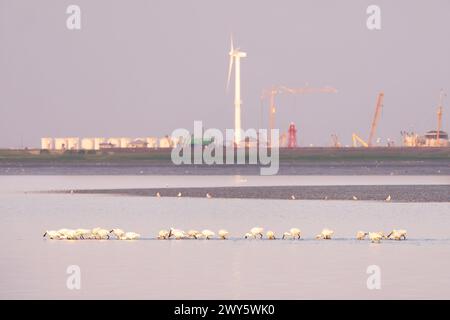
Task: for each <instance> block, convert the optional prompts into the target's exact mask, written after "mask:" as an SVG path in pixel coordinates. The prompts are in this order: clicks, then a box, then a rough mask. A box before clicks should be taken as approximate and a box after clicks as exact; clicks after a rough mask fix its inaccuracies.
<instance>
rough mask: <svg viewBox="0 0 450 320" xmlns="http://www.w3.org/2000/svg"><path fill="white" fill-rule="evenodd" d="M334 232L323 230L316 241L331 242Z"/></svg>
mask: <svg viewBox="0 0 450 320" xmlns="http://www.w3.org/2000/svg"><path fill="white" fill-rule="evenodd" d="M333 234H334V231H333V230H330V229H326V228H325V229H323V230H322V232H321V233H320V234H318V235H317V236H316V239H326V240H330V239H331V237H332V236H333Z"/></svg>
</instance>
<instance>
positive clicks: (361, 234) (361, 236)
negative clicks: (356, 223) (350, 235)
mask: <svg viewBox="0 0 450 320" xmlns="http://www.w3.org/2000/svg"><path fill="white" fill-rule="evenodd" d="M367 235H368V233H367V232H364V231H358V232H357V233H356V240H364V239H365V238H366V236H367Z"/></svg>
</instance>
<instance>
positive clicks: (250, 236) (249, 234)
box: [244, 232, 254, 239]
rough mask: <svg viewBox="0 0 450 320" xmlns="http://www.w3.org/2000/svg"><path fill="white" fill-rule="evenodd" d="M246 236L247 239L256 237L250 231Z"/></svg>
mask: <svg viewBox="0 0 450 320" xmlns="http://www.w3.org/2000/svg"><path fill="white" fill-rule="evenodd" d="M244 238H245V239H248V238H254V236H253V235H252V234H251V233H250V232H247V233H246V234H244Z"/></svg>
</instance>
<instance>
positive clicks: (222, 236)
mask: <svg viewBox="0 0 450 320" xmlns="http://www.w3.org/2000/svg"><path fill="white" fill-rule="evenodd" d="M217 234H218V235H219V237H220V239H222V240H225V239H227V237H228V231H227V230H224V229H220V230H219V232H218V233H217Z"/></svg>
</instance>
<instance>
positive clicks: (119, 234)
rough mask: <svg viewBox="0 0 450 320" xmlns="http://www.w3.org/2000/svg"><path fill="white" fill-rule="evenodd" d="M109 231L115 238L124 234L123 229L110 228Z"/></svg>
mask: <svg viewBox="0 0 450 320" xmlns="http://www.w3.org/2000/svg"><path fill="white" fill-rule="evenodd" d="M109 233H112V234H113V235H114V236H115V237H116V239H121V238H122V237H123V236H124V235H125V231H123V230H122V229H117V228H116V229H112V230H111V231H109Z"/></svg>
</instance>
